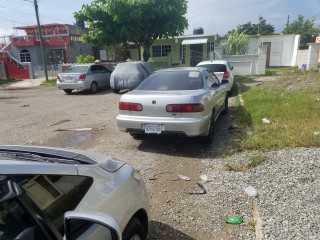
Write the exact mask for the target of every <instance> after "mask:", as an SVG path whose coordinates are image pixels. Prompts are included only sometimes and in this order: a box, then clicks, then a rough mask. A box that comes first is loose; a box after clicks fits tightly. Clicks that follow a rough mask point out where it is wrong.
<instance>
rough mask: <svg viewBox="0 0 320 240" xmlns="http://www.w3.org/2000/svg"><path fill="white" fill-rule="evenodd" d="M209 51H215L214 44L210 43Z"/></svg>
mask: <svg viewBox="0 0 320 240" xmlns="http://www.w3.org/2000/svg"><path fill="white" fill-rule="evenodd" d="M207 50H208V52H213V51H214V42H208V45H207Z"/></svg>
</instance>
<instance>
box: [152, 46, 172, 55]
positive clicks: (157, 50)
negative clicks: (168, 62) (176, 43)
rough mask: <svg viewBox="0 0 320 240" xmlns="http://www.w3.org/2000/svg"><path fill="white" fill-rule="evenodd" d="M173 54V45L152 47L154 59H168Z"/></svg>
mask: <svg viewBox="0 0 320 240" xmlns="http://www.w3.org/2000/svg"><path fill="white" fill-rule="evenodd" d="M168 53H171V45H159V46H152V57H166V56H167V55H168Z"/></svg>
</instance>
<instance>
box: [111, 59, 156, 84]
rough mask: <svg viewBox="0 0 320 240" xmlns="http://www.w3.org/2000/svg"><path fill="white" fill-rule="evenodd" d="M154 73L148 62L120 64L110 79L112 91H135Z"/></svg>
mask: <svg viewBox="0 0 320 240" xmlns="http://www.w3.org/2000/svg"><path fill="white" fill-rule="evenodd" d="M153 71H154V69H153V67H152V66H151V64H150V63H147V62H125V63H119V64H118V65H117V66H116V68H115V69H114V71H113V72H112V74H111V77H110V86H111V88H112V89H119V90H120V89H133V88H135V87H136V86H137V85H138V84H139V83H140V82H141V81H142V80H144V79H145V78H146V77H148V76H149V75H150V74H151V73H152V72H153Z"/></svg>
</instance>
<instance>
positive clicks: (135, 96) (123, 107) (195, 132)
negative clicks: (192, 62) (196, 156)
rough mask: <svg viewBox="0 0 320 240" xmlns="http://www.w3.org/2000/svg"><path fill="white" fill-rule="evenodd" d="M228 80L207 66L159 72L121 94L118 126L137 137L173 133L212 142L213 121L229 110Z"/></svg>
mask: <svg viewBox="0 0 320 240" xmlns="http://www.w3.org/2000/svg"><path fill="white" fill-rule="evenodd" d="M227 82H228V80H223V81H222V83H220V81H219V79H218V78H217V77H216V76H215V75H214V73H213V72H212V71H210V70H209V69H207V68H200V67H189V68H170V69H164V70H159V71H156V72H154V73H153V74H151V75H150V76H149V77H147V78H146V79H145V80H144V81H143V82H141V83H140V85H139V86H138V87H137V88H135V89H134V90H133V91H130V92H128V93H125V94H123V95H122V96H121V99H120V102H119V114H118V116H117V125H118V128H119V130H120V131H123V132H128V133H130V135H131V136H133V137H134V138H136V139H139V138H140V139H141V138H142V137H143V136H144V135H145V134H155V135H164V134H172V135H181V136H188V137H195V136H201V137H202V138H203V140H204V142H206V143H212V142H213V135H214V134H213V133H214V123H215V121H216V120H217V118H218V117H219V115H220V113H226V112H227V109H228V97H227V90H226V87H225V85H226V84H227Z"/></svg>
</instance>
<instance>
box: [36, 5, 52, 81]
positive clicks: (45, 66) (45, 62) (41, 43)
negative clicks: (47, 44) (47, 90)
mask: <svg viewBox="0 0 320 240" xmlns="http://www.w3.org/2000/svg"><path fill="white" fill-rule="evenodd" d="M34 10H35V11H36V17H37V24H38V31H39V37H40V49H41V56H42V63H43V68H44V74H45V76H46V81H48V80H49V79H48V72H47V59H46V57H45V55H44V51H43V39H42V32H41V26H40V21H39V14H38V3H37V0H34Z"/></svg>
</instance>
